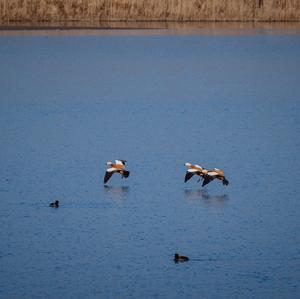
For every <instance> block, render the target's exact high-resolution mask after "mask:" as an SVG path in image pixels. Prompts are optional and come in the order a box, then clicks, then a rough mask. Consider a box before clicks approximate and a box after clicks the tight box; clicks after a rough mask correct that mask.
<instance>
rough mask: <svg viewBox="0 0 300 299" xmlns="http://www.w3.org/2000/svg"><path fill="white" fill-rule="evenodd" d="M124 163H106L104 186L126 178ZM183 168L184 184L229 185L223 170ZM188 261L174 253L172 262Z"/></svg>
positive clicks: (126, 172)
mask: <svg viewBox="0 0 300 299" xmlns="http://www.w3.org/2000/svg"><path fill="white" fill-rule="evenodd" d="M125 163H126V160H115V163H113V162H111V161H108V162H106V165H107V169H106V172H105V175H104V180H103V182H104V184H106V183H107V182H108V181H109V179H110V178H111V176H112V175H113V174H114V173H119V174H120V175H121V177H122V178H128V177H129V174H130V172H129V171H128V170H126V169H125ZM185 166H186V167H187V171H186V173H185V178H184V182H185V183H186V182H187V181H188V180H189V179H191V178H192V177H193V176H194V175H197V176H199V180H198V182H199V181H200V180H201V179H202V180H203V182H202V187H203V186H205V185H207V184H208V183H210V182H211V181H213V180H214V179H218V180H220V181H221V182H222V183H223V185H225V186H227V185H228V184H229V182H228V180H227V179H226V178H225V175H224V170H222V169H218V168H214V169H210V170H207V169H205V168H203V167H201V166H199V165H197V164H195V165H194V164H191V163H185ZM49 207H51V208H58V207H59V201H58V200H56V201H55V202H52V203H50V205H49ZM188 260H189V258H188V257H186V256H183V255H179V254H178V253H175V255H174V262H175V263H178V262H187V261H188Z"/></svg>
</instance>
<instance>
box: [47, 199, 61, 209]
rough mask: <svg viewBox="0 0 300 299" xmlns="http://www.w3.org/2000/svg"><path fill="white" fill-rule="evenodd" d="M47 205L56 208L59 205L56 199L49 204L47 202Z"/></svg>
mask: <svg viewBox="0 0 300 299" xmlns="http://www.w3.org/2000/svg"><path fill="white" fill-rule="evenodd" d="M49 207H50V208H56V209H57V208H58V207H59V201H58V200H56V201H54V202H51V203H50V204H49Z"/></svg>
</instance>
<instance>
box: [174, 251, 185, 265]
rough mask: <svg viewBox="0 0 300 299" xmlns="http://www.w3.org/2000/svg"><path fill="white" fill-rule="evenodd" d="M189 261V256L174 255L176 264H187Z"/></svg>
mask: <svg viewBox="0 0 300 299" xmlns="http://www.w3.org/2000/svg"><path fill="white" fill-rule="evenodd" d="M188 260H189V258H188V257H187V256H184V255H179V254H178V253H175V254H174V262H175V263H178V262H187V261H188Z"/></svg>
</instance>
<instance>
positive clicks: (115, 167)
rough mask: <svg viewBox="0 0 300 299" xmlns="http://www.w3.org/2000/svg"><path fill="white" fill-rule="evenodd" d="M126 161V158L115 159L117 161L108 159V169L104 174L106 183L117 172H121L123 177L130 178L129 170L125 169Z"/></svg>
mask: <svg viewBox="0 0 300 299" xmlns="http://www.w3.org/2000/svg"><path fill="white" fill-rule="evenodd" d="M125 163H126V160H115V163H113V162H111V161H108V162H106V165H107V166H108V168H107V169H106V172H105V176H104V184H106V183H107V182H108V180H109V179H110V177H111V176H112V175H113V174H114V173H115V172H117V173H119V174H120V175H121V176H122V178H128V177H129V173H130V172H129V171H127V170H125Z"/></svg>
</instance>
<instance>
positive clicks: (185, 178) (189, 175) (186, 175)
mask: <svg viewBox="0 0 300 299" xmlns="http://www.w3.org/2000/svg"><path fill="white" fill-rule="evenodd" d="M193 175H194V173H193V172H189V171H187V172H186V173H185V177H184V182H185V183H186V182H187V181H188V180H189V179H190V178H191V177H192V176H193Z"/></svg>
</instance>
